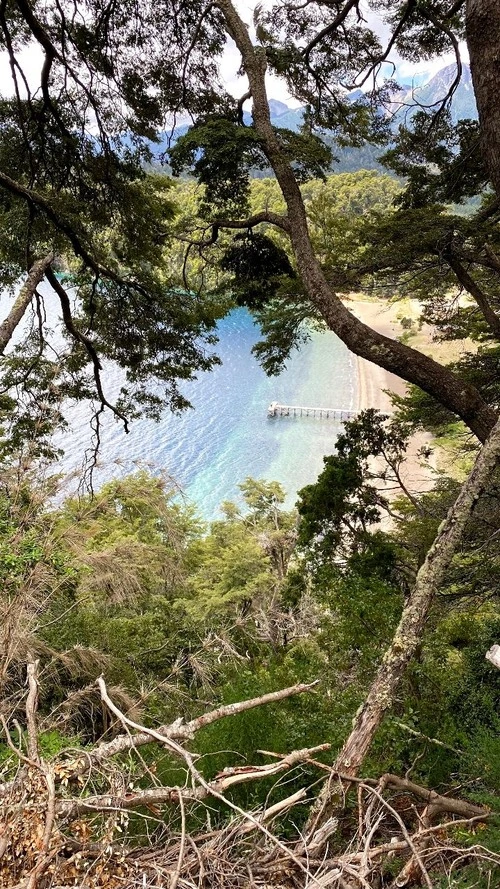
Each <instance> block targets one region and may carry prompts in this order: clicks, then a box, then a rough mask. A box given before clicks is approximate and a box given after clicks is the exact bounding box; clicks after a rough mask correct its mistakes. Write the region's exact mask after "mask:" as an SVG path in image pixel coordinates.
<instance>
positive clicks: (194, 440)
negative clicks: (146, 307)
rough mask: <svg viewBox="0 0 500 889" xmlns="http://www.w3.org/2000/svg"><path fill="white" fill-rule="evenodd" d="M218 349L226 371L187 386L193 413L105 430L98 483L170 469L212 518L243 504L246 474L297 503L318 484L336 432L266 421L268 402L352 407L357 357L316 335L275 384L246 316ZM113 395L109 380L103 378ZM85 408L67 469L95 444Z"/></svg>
mask: <svg viewBox="0 0 500 889" xmlns="http://www.w3.org/2000/svg"><path fill="white" fill-rule="evenodd" d="M218 334H219V339H220V341H219V344H218V346H217V352H218V354H219V355H220V357H221V359H222V365H221V366H219V367H216V368H215V369H214V370H213V371H212V372H210V373H203V374H200V375H199V377H198V379H197V380H195V381H193V382H191V383H189V384H185V385H184V386H183V389H182V391H183V394H185V395H186V396H187V398H188V399H189V400H190V401H191V403H192V404H193V408H194V409H193V410H189V411H186V412H185V413H183V414H182V415H181V416H176V415H172V414H170V413H166V414H165V416H164V418H163V419H162V420H161V422H160V423H158V424H157V423H154V422H153V421H149V420H139V421H135V422H133V423H132V424H131V428H130V433H129V434H128V435H125V434H124V432H123V428H122V427H121V426H120V425H119V424H118V423H116V422H115V421H114V420H112V419H111V418H109V420H108V421H107V422H106V423H105V424H104V430H103V435H102V448H101V457H100V466H99V469H98V471H97V474H96V482H97V484H99V483H101V482H102V481H104V480H106V479H109V478H112V477H116V476H118V475H123V474H127V473H130V472H132V471H134V469H135V468H136V467H137V466H138V465H139V466H141V465H142V466H143V465H147V466H148V468H150V469H151V471H153V472H155V471H164V472H166V473H168V474H169V475H171V476H172V477H173V478H174V479H175V480H176V481H177V482H178V483H179V484H180V486H181V487H182V489H183V491H184V493H185V495H186V496H187V497H188V498H189V500H191V501H193V502H194V503H195V504H196V505H197V507H198V510H199V512H200V513H201V514H202V515H203V516H204V517H205V518H206V519H212V518H214V517H216V516H217V514H218V507H219V506H220V504H221V502H222V501H223V500H230V499H233V500H234V499H237V498H238V495H239V491H238V482H241V481H242V480H244V479H245V478H246V477H247V476H253V477H254V478H265V479H269V480H271V479H275V480H277V481H279V482H281V484H282V485H283V487H284V488H285V490H286V491H287V503H288V505H292V504H293V503H294V502H295V499H296V493H297V491H298V490H300V488H301V487H303V486H304V485H306V484H309V483H310V482H312V481H314V480H315V478H316V477H317V475H318V473H319V472H320V471H321V469H322V465H323V459H322V458H323V456H324V455H325V454H330V453H332V450H333V448H334V443H335V439H336V437H337V435H338V432H339V429H340V426H339V424H337V423H336V422H335V421H332V420H319V419H315V418H313V417H302V418H299V417H297V418H291V417H289V418H285V417H276V418H268V417H267V407H268V405H269V404H270V402H272V401H278V402H280V403H285V404H296V405H306V406H312V407H333V408H347V409H350V408H352V407H353V406H354V404H355V397H356V370H355V363H354V359H353V357H352V356H351V355H350V354H349V352H348V351H347V349H346V348H345V346H344V345H343V343H341V341H340V340H339V339H338V338H337V337H336V336H335V335H334V334H333V333H330V332H327V333H314V334H313V335H312V338H311V340H310V341H309V342H308V343H307V344H306V345H305V346H304V347H303V348H302V349H301V351H300V353H296V354H295V355H294V356H293V357H292V358H291V359H290V361H289V362H288V366H287V368H286V370H285V371H284V372H283V373H282V374H281V375H280V376H279V377H272V378H269V377H267V376H266V375H265V373H264V372H263V370H262V369H261V368H260V366H259V364H258V363H257V361H256V360H255V358H254V357H253V355H252V354H251V348H252V346H253V344H254V343H255V342H256V341H257V340H258V339H259V330H258V328H256V327H255V325H254V323H253V321H252V318H251V316H250V315H249V313H248V312H247V311H246V310H245V309H238V310H236V311H234V312H232V313H231V315H230V316H229V317H227V318H225V319H224V320H223V321H222V322H220V324H219V327H218ZM105 382H106V386H107V387H108V388H110V389H111V390H112V389H113V388H114V386H113V380H112V379H110V378H109V376H108V377H107V378H105ZM88 416H89V415H88V409H86V408H85V409H84V408H83V406H78V407H77V408H75V409H73V410H72V411H71V413H70V414H69V419H70V427H69V429H68V430H66V432H65V433H64V435H63V436H62V438H60V439H59V440H58V443H60V444H61V445H62V447H63V448H64V450H65V457H64V460H63V461H62V466H61V468H63V469H67V470H72V469H74V468H78V467H79V466H81V463H82V458H83V455H84V453H85V450H86V448H88V446H89V442H90V430H89V427H88Z"/></svg>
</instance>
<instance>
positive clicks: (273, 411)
mask: <svg viewBox="0 0 500 889" xmlns="http://www.w3.org/2000/svg"><path fill="white" fill-rule="evenodd" d="M267 416H268V417H317V418H318V419H320V420H340V421H341V422H342V421H344V420H353V419H354V418H355V417H357V416H358V411H350V410H346V409H344V408H335V407H304V406H303V405H300V404H299V405H297V404H278V402H277V401H272V402H271V404H270V405H269V407H268V409H267Z"/></svg>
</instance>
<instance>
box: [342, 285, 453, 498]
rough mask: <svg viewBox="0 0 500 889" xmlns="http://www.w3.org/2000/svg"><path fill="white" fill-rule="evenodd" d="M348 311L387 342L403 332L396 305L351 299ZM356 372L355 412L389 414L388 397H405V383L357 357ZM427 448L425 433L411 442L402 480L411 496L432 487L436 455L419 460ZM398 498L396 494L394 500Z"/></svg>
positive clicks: (427, 437)
mask: <svg viewBox="0 0 500 889" xmlns="http://www.w3.org/2000/svg"><path fill="white" fill-rule="evenodd" d="M348 307H349V309H350V311H351V312H352V313H353V315H355V316H356V317H357V318H359V320H360V321H363V323H364V324H367V325H368V326H369V327H372V328H373V329H374V330H376V331H377V332H378V333H381V334H384V335H385V336H387V337H390V339H396V338H397V337H398V336H400V335H401V333H402V332H403V328H402V327H401V324H400V322H399V320H398V318H397V315H396V313H397V312H398V310H399V308H400V307H399V306H398V304H397V303H392V304H391V303H387V302H382V301H374V300H363V299H362V298H361V299H357V298H354V299H351V300H349V303H348ZM356 372H357V397H356V410H358V411H363V410H367V409H368V408H375V409H376V410H379V411H381V412H382V413H386V414H392V413H393V410H394V408H393V405H392V402H391V398H390V395H389V394H388V393H391V392H392V393H395V394H396V395H405V393H406V390H407V387H408V384H407V383H406V381H405V380H402V379H401V377H398V376H396V375H395V374H392V373H390V372H389V371H387V370H385V369H384V368H383V367H379V366H378V365H377V364H372V363H371V361H367V360H366V359H365V358H360V357H359V356H357V358H356ZM429 445H432V436H431V435H430V433H428V432H418V433H416V434H415V435H413V436H412V438H411V440H410V443H409V446H408V450H407V452H406V459H405V462H404V465H403V467H402V471H401V477H402V480H403V483H404V484H405V486H406V487H408V488H409V489H410V490H411V492H412V493H416V494H418V493H424V492H425V491H429V490H431V489H432V488H433V487H434V482H435V470H436V459H435V455H434V453H433V454H432V455H431V457H430V458H429V459H428V460H425V461H424V460H422V457H421V456H420V451H421V449H422V448H424V447H425V448H427V447H429ZM398 494H399V492H396V494H395V496H398Z"/></svg>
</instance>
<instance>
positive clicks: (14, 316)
mask: <svg viewBox="0 0 500 889" xmlns="http://www.w3.org/2000/svg"><path fill="white" fill-rule="evenodd" d="M53 260H54V254H53V253H48V254H47V256H44V257H43V259H38V260H37V262H35V263H34V264H33V265H32V266H31V268H30V270H29V272H28V277H27V278H26V281H25V282H24V284H23V286H22V287H21V290H20V291H19V294H18V296H17V297H16V299H15V302H14V305H13V306H12V308H11V310H10V312H9V314H8V315H7V317H6V319H5V321H2V323H1V324H0V355H3V353H4V352H5V349H6V348H7V345H8V343H9V342H10V340H11V338H12V334H13V333H14V331H15V329H16V327H17V325H18V324H19V322H20V321H21V320H22V318H23V316H24V313H25V311H26V309H27V308H28V306H29V304H30V302H31V300H32V299H33V296H34V294H35V290H36V288H37V287H38V285H39V284H40V281H41V280H42V278H43V276H44V275H45V272H46V271H47V269H48V267H49V265H50V264H51V262H53Z"/></svg>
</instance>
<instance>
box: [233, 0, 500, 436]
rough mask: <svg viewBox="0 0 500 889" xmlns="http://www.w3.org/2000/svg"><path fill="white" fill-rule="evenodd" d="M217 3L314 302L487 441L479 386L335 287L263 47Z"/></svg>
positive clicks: (376, 358) (491, 419) (352, 344)
mask: <svg viewBox="0 0 500 889" xmlns="http://www.w3.org/2000/svg"><path fill="white" fill-rule="evenodd" d="M217 6H218V7H219V9H220V10H221V12H222V14H223V16H224V18H225V21H226V26H227V29H228V32H229V34H230V36H231V37H232V38H233V40H234V41H235V43H236V45H237V47H238V49H239V51H240V54H241V57H242V61H243V67H244V70H245V72H246V75H247V77H248V81H249V85H250V92H251V96H252V100H253V112H252V113H253V121H254V126H255V129H256V130H257V132H258V133H259V135H260V136H261V138H262V144H263V146H264V150H265V152H266V155H267V157H268V159H269V162H270V164H271V166H272V168H273V171H274V173H275V176H276V179H277V181H278V183H279V186H280V189H281V192H282V194H283V197H284V199H285V203H286V206H287V211H288V220H289V235H290V240H291V244H292V248H293V252H294V255H295V259H296V262H297V268H298V270H299V273H300V275H301V277H302V280H303V282H304V285H305V288H306V291H307V294H308V296H309V298H310V300H311V302H313V303H314V305H315V306H316V307H317V308H318V309H319V311H320V313H321V315H322V317H323V318H324V320H325V322H326V323H327V325H328V327H329V328H330V330H333V331H334V332H335V333H336V334H337V336H339V337H340V339H341V340H343V342H344V343H345V344H346V346H347V347H348V348H349V349H350V350H351V351H352V352H354V353H355V354H356V355H360V356H361V357H362V358H366V359H367V360H368V361H371V362H373V363H374V364H377V365H379V366H380V367H383V368H385V369H386V370H388V371H390V372H391V373H394V374H396V375H397V376H399V377H401V378H402V379H404V380H407V382H409V383H413V384H415V385H416V386H419V387H420V388H421V389H423V390H424V391H425V392H427V393H428V394H429V395H431V396H432V397H433V398H435V399H436V400H437V401H439V402H440V403H441V404H443V405H444V406H445V407H446V408H448V410H450V411H452V412H453V413H455V414H457V415H458V416H459V417H461V419H462V420H463V421H464V422H465V423H466V424H467V426H469V428H470V429H471V430H472V431H473V432H474V433H475V434H476V435H477V437H478V438H479V439H480V441H485V440H486V438H487V437H488V435H489V433H490V432H491V430H492V428H493V426H494V425H495V422H496V419H497V413H496V411H495V410H494V409H493V408H491V407H490V406H489V405H487V404H486V403H485V402H484V401H483V399H482V397H481V395H480V394H479V392H478V391H477V389H475V388H474V387H473V386H470V385H468V384H467V383H465V382H463V381H462V380H460V379H459V378H458V377H456V376H455V375H454V374H453V373H452V372H451V371H449V370H447V369H446V368H445V367H443V366H442V365H440V364H438V363H437V361H433V360H432V358H428V357H427V356H426V355H423V354H422V353H421V352H418V351H417V350H416V349H411V348H410V347H409V346H406V345H404V344H403V343H399V342H397V341H396V340H391V339H390V338H389V337H386V336H383V335H382V334H380V333H377V332H376V331H375V330H373V329H372V328H371V327H368V326H367V325H366V324H363V323H362V322H361V321H359V320H358V319H357V318H355V317H354V315H353V314H352V313H351V312H350V311H349V310H348V309H347V308H346V307H345V306H344V304H343V303H342V301H341V300H340V299H339V297H338V296H337V295H336V294H335V293H334V292H333V291H332V289H331V287H330V285H329V283H328V281H327V280H326V278H325V276H324V274H323V271H322V269H321V266H320V264H319V262H318V260H317V258H316V255H315V253H314V249H313V247H312V244H311V240H310V237H309V231H308V227H307V217H306V212H305V208H304V202H303V200H302V195H301V193H300V189H299V186H298V184H297V180H296V178H295V175H294V172H293V169H292V167H291V165H290V162H289V161H288V159H287V158H286V157H285V155H284V153H283V150H282V147H281V145H280V143H279V140H278V138H277V136H276V133H275V131H274V128H273V126H272V124H271V119H270V114H269V104H268V99H267V93H266V86H265V73H266V55H265V50H264V49H263V48H262V47H254V45H253V44H252V41H251V40H250V37H249V35H248V29H247V27H246V25H245V24H244V22H243V21H242V20H241V18H240V16H239V15H238V13H237V12H236V10H235V8H234V6H233V4H232V2H231V0H217Z"/></svg>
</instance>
